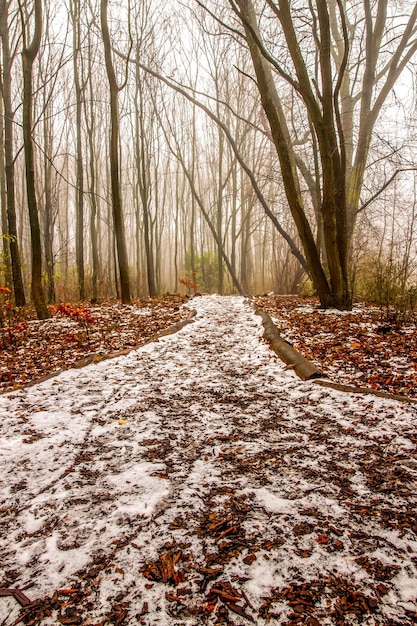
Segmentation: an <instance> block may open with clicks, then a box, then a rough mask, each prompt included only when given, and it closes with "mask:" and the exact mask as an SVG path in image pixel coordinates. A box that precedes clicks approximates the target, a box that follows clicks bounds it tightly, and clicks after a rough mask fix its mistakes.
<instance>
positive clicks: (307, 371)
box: [252, 305, 324, 380]
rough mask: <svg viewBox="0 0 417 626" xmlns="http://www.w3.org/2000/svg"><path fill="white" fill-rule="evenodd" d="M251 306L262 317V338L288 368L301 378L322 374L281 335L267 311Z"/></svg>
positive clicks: (313, 377)
mask: <svg viewBox="0 0 417 626" xmlns="http://www.w3.org/2000/svg"><path fill="white" fill-rule="evenodd" d="M252 308H253V309H254V311H255V315H259V316H260V317H261V318H262V324H263V327H264V334H263V337H264V339H266V341H267V342H268V343H269V345H270V347H271V349H272V350H273V351H274V352H275V353H276V354H277V355H278V356H279V358H280V359H281V360H282V361H284V363H286V364H287V366H288V369H290V368H292V369H293V370H294V372H295V373H296V374H297V376H299V377H300V378H301V379H302V380H314V379H317V378H321V377H323V376H324V374H323V372H321V371H320V370H319V369H318V367H316V366H315V365H314V363H313V362H312V361H309V360H308V359H306V357H305V356H303V355H302V354H301V352H299V351H298V350H296V349H295V348H294V347H293V346H292V345H291V344H290V343H288V341H286V340H285V339H283V338H282V337H281V333H280V331H279V328H278V327H277V326H276V325H275V324H274V322H273V321H272V318H271V316H270V315H268V313H266V312H265V311H264V310H263V309H260V308H259V307H257V306H256V305H252Z"/></svg>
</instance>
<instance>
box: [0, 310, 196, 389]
mask: <svg viewBox="0 0 417 626" xmlns="http://www.w3.org/2000/svg"><path fill="white" fill-rule="evenodd" d="M196 315H197V310H196V309H192V310H191V311H190V312H189V314H188V315H187V317H186V318H185V319H184V320H180V321H179V322H175V324H171V326H168V327H167V328H164V329H163V330H160V331H159V332H157V333H155V334H154V335H152V336H151V337H150V338H149V339H147V340H146V341H144V342H143V343H142V344H141V345H140V346H132V347H131V348H125V350H119V351H118V352H108V353H107V354H97V353H96V352H94V353H93V354H90V355H88V356H86V357H84V358H83V359H80V360H79V361H75V363H73V364H72V366H71V367H68V368H61V369H59V370H55V371H53V372H50V373H49V374H45V376H42V377H41V378H37V379H36V380H32V381H31V382H30V383H27V384H25V385H20V386H19V387H16V389H8V390H7V391H4V392H3V393H14V392H16V391H20V390H21V389H28V388H29V387H34V386H35V385H38V384H39V383H43V382H45V381H46V380H49V379H50V378H55V377H56V376H59V375H60V374H62V372H68V371H70V370H72V369H82V368H83V367H87V365H91V364H92V363H101V361H108V360H110V359H116V358H117V357H120V356H126V355H128V354H130V352H133V351H134V350H140V349H141V348H143V346H146V345H147V344H149V343H153V342H155V341H158V339H160V338H161V337H166V336H168V335H174V334H175V333H177V332H179V331H180V330H182V329H183V328H184V327H185V326H188V324H192V323H193V322H194V321H195V317H196ZM3 393H1V394H0V395H3Z"/></svg>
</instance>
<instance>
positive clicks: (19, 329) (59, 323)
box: [0, 296, 189, 392]
mask: <svg viewBox="0 0 417 626" xmlns="http://www.w3.org/2000/svg"><path fill="white" fill-rule="evenodd" d="M183 302H184V298H182V297H181V296H166V297H164V298H152V299H145V300H140V301H136V302H135V303H134V304H133V305H132V306H123V305H119V304H115V303H111V302H104V303H103V304H101V305H96V306H92V307H88V308H87V307H84V306H81V305H80V306H74V305H70V304H64V305H58V306H57V307H54V311H55V314H56V315H55V317H52V318H51V319H49V320H46V321H44V322H39V321H37V320H36V319H35V316H34V311H32V309H31V308H30V307H27V308H25V309H21V310H20V311H19V323H17V324H14V325H13V328H10V333H12V334H11V335H10V340H8V341H7V342H2V341H1V338H0V392H1V391H9V390H12V389H17V388H18V387H20V386H21V385H25V384H28V383H31V382H33V381H35V380H37V379H39V378H41V377H43V376H45V375H47V374H49V373H50V372H54V371H59V370H60V369H67V368H70V367H76V366H77V364H78V362H81V363H82V361H83V360H85V364H87V362H88V360H87V359H86V357H89V358H92V359H93V360H97V361H99V360H101V359H102V358H103V355H105V354H110V353H115V352H121V351H122V350H124V349H127V348H134V347H135V346H140V345H143V343H145V341H147V340H149V339H151V338H152V337H153V336H155V335H156V334H157V333H158V332H160V331H161V330H163V329H166V328H167V327H169V326H171V325H173V324H175V323H177V322H178V321H180V320H183V319H185V318H186V317H187V315H188V314H189V310H188V309H184V310H183V311H181V304H182V303H183ZM10 333H9V334H10Z"/></svg>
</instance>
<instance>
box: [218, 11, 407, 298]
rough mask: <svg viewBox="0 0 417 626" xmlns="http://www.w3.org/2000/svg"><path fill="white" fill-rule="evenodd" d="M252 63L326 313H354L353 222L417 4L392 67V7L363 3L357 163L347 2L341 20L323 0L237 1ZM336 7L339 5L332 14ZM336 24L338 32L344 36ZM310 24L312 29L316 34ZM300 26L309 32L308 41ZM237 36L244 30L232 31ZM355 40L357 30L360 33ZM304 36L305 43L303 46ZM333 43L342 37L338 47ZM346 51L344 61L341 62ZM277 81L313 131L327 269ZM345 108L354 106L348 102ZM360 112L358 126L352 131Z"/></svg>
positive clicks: (398, 41) (399, 38)
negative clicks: (270, 37) (388, 48)
mask: <svg viewBox="0 0 417 626" xmlns="http://www.w3.org/2000/svg"><path fill="white" fill-rule="evenodd" d="M229 3H230V6H231V7H232V10H233V11H234V13H235V15H236V17H237V19H238V21H239V22H240V25H241V26H242V27H243V36H244V38H245V40H246V43H247V45H248V48H249V52H250V54H251V57H252V62H253V67H254V71H255V74H256V81H257V86H258V90H259V95H260V98H261V103H262V107H263V110H264V111H265V114H266V117H267V119H268V122H269V126H270V131H271V136H272V139H273V142H274V145H275V147H276V151H277V155H278V158H279V162H280V167H281V172H282V177H283V182H284V186H285V192H286V196H287V200H288V204H289V207H290V210H291V213H292V216H293V219H294V221H295V224H296V226H297V230H298V234H299V237H300V240H301V242H302V245H303V249H304V252H305V255H306V259H307V262H308V266H309V270H310V273H311V276H312V278H313V282H314V286H315V288H316V290H317V293H318V295H319V297H320V300H321V303H322V305H323V306H326V307H328V306H335V307H338V308H342V309H344V308H350V307H351V303H352V293H351V288H350V284H349V273H348V255H349V247H350V241H351V236H352V229H353V226H354V219H352V216H354V215H355V213H356V211H357V209H358V204H359V200H360V193H361V189H362V185H363V178H364V172H365V168H366V164H367V156H368V152H369V146H370V142H371V137H372V131H373V128H374V125H375V123H376V120H377V119H378V116H379V114H380V112H381V108H382V106H383V104H384V102H385V101H386V99H387V97H388V95H389V93H390V91H391V89H392V88H393V86H394V84H395V82H396V80H397V79H398V77H399V75H400V74H401V72H402V70H403V69H404V67H405V66H406V65H407V63H408V62H409V61H410V59H411V58H412V57H413V55H414V54H415V52H416V50H417V42H416V40H415V39H414V35H415V25H416V20H417V7H416V6H414V8H413V10H412V12H411V14H410V16H409V19H408V21H407V24H406V25H405V27H404V28H403V30H402V32H401V33H400V34H398V33H397V37H396V49H395V50H394V51H392V56H391V57H390V58H389V60H386V59H385V58H384V55H381V54H380V53H381V45H382V41H383V37H384V34H385V32H386V29H387V5H388V1H387V0H381V2H379V3H378V10H377V13H376V16H374V15H373V9H372V7H371V2H370V1H369V0H364V3H363V7H364V15H363V18H364V23H365V32H364V33H363V38H364V40H365V50H364V58H365V60H364V68H363V71H362V68H359V69H358V68H357V72H359V74H361V72H362V81H361V86H360V90H359V93H358V96H357V103H358V107H359V127H358V131H357V132H358V135H357V147H356V151H355V155H354V160H353V163H352V164H348V163H347V155H348V146H347V143H346V136H345V132H346V130H347V123H346V120H347V116H348V108H345V109H344V110H343V112H344V114H345V116H344V117H343V115H342V111H341V106H342V105H341V94H342V93H343V89H342V87H344V88H345V87H346V76H347V72H348V71H349V65H348V61H349V54H350V49H351V47H352V41H351V33H350V32H349V24H348V18H347V12H346V7H345V4H344V2H342V0H340V1H338V2H337V3H336V4H337V18H335V12H336V9H334V2H333V3H330V4H329V3H328V2H326V1H325V0H316V2H315V3H314V4H313V3H310V4H309V8H307V6H306V7H301V8H300V7H298V6H297V7H296V6H294V3H292V4H290V1H289V0H278V1H277V2H274V1H273V0H265V2H262V3H261V5H262V6H261V7H260V8H259V10H257V9H256V8H255V5H254V3H253V2H252V0H229ZM329 6H330V7H332V6H333V15H332V14H331V10H330V11H329ZM265 13H268V16H267V21H268V23H269V24H270V23H271V20H274V21H275V24H276V26H277V27H279V32H280V34H281V35H282V38H283V39H282V40H280V46H281V47H282V45H283V44H285V49H286V51H287V53H288V59H282V60H281V59H280V60H278V59H277V57H276V55H275V54H274V52H275V51H274V49H272V50H271V49H270V48H269V47H268V45H267V44H266V43H265V42H266V40H267V34H266V33H265V34H263V32H262V29H263V26H264V25H263V17H262V16H263V15H265ZM335 23H337V25H338V28H339V31H337V30H336V29H335ZM306 24H308V25H309V26H310V30H309V31H308V32H307V27H306ZM297 27H299V28H300V29H301V31H300V32H301V33H302V35H301V36H299V35H298V32H297ZM233 34H234V36H236V35H238V34H239V33H238V31H237V30H236V29H235V28H234V29H233ZM354 34H355V33H354ZM301 37H302V38H303V41H302V40H301ZM334 37H336V38H337V42H336V45H335V44H334V39H333V38H334ZM336 49H337V53H338V58H337V62H334V59H333V57H334V54H335V50H336ZM311 50H313V52H314V51H316V59H317V65H316V66H315V69H316V71H314V69H313V75H312V73H311V67H310V60H311V54H310V53H311ZM275 77H279V79H280V80H282V81H284V83H285V84H286V85H288V86H289V87H290V88H291V89H292V90H293V91H294V92H295V94H296V98H297V100H298V101H299V102H302V103H303V106H304V110H305V114H306V116H307V119H308V120H309V122H310V124H311V128H312V131H313V133H314V139H317V150H318V156H319V161H320V178H321V180H320V183H321V184H320V192H321V193H320V213H321V216H322V220H323V235H324V245H325V252H326V255H325V263H326V265H323V263H322V260H321V259H320V254H319V250H318V248H317V245H316V242H315V238H314V234H313V230H312V226H311V223H310V221H309V219H308V215H307V212H306V210H305V205H304V200H303V197H302V194H301V188H300V181H299V177H298V172H297V160H296V157H295V152H294V146H293V143H292V140H291V133H290V130H289V124H288V117H287V116H286V114H285V111H284V107H283V104H282V100H281V98H280V95H279V92H278V89H277V82H276V79H275ZM345 107H346V102H345ZM353 121H354V117H353V112H352V111H351V117H350V119H349V123H350V124H353Z"/></svg>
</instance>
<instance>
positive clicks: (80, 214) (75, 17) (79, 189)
mask: <svg viewBox="0 0 417 626" xmlns="http://www.w3.org/2000/svg"><path fill="white" fill-rule="evenodd" d="M70 12H71V21H72V32H73V35H72V51H73V70H74V86H75V126H76V137H77V138H76V145H77V155H76V160H77V177H76V189H75V197H76V201H75V258H76V264H77V276H78V289H79V295H80V300H85V268H84V164H83V145H82V128H81V120H82V101H83V91H84V87H83V86H82V85H81V81H80V73H79V70H78V55H79V51H80V30H79V29H80V2H79V0H73V1H72V2H71V3H70Z"/></svg>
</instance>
